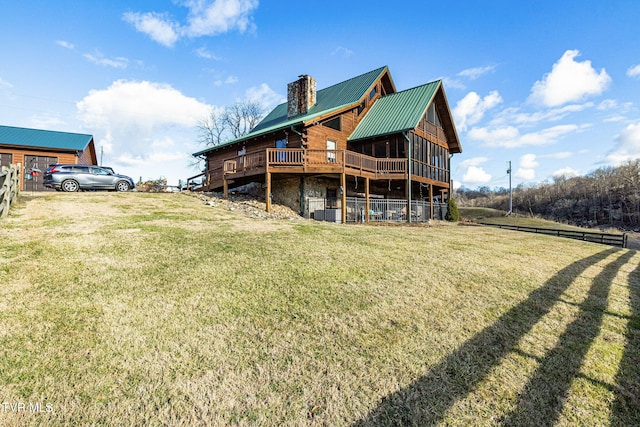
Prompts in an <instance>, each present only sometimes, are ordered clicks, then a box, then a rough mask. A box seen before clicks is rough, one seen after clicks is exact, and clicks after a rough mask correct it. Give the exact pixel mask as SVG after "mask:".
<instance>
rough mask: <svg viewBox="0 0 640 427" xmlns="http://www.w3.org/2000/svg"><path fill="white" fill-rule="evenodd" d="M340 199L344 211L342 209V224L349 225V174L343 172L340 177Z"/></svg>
mask: <svg viewBox="0 0 640 427" xmlns="http://www.w3.org/2000/svg"><path fill="white" fill-rule="evenodd" d="M340 191H341V193H342V194H340V197H341V199H342V206H341V207H342V209H340V211H341V213H342V223H343V224H346V223H347V174H345V173H344V172H342V174H341V175H340Z"/></svg>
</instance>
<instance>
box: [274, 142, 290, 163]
mask: <svg viewBox="0 0 640 427" xmlns="http://www.w3.org/2000/svg"><path fill="white" fill-rule="evenodd" d="M276 148H287V140H286V139H279V140H277V141H276ZM276 158H277V160H278V161H279V162H286V161H287V153H285V152H284V151H279V152H278V154H277V155H276Z"/></svg>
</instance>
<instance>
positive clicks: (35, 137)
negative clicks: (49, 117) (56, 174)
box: [0, 126, 98, 191]
mask: <svg viewBox="0 0 640 427" xmlns="http://www.w3.org/2000/svg"><path fill="white" fill-rule="evenodd" d="M56 163H67V164H88V165H97V164H98V161H97V156H96V149H95V144H94V141H93V136H92V135H88V134H81V133H71V132H58V131H51V130H42V129H31V128H22V127H14V126H0V165H2V166H5V165H10V164H19V165H20V166H21V167H20V179H21V189H22V190H23V191H44V190H46V189H45V188H44V186H43V185H42V173H43V172H44V171H45V170H46V169H47V167H48V166H49V165H50V164H56Z"/></svg>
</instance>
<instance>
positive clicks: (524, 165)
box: [516, 154, 540, 181]
mask: <svg viewBox="0 0 640 427" xmlns="http://www.w3.org/2000/svg"><path fill="white" fill-rule="evenodd" d="M538 166H540V164H539V163H538V161H537V160H536V155H535V154H525V155H523V156H521V157H520V162H519V164H518V170H517V171H516V178H520V179H524V180H526V181H531V180H532V179H534V178H535V177H536V168H537V167H538Z"/></svg>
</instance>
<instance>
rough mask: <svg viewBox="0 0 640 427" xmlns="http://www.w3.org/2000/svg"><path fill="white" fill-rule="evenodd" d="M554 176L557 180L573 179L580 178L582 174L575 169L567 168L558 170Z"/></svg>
mask: <svg viewBox="0 0 640 427" xmlns="http://www.w3.org/2000/svg"><path fill="white" fill-rule="evenodd" d="M552 175H553V176H554V177H556V178H559V177H562V176H564V177H567V178H573V177H576V176H580V172H579V171H577V170H575V169H573V168H572V167H569V166H567V167H565V168H562V169H558V170H557V171H555V172H554V173H553V174H552Z"/></svg>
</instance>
